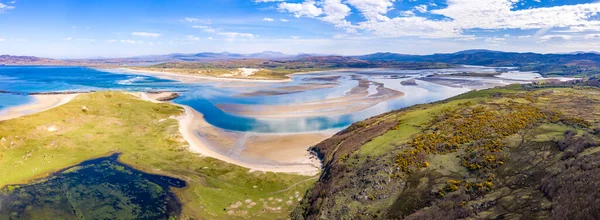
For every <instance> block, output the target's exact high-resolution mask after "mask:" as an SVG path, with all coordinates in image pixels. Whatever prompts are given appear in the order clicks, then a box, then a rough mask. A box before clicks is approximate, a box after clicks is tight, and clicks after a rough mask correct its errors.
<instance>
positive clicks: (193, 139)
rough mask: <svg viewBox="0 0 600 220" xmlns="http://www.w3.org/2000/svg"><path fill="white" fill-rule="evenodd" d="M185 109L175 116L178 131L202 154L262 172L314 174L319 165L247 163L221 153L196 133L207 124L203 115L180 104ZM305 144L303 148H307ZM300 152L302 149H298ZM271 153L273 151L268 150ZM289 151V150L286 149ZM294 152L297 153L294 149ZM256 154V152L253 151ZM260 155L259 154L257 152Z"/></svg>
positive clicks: (317, 170) (192, 147) (192, 148)
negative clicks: (177, 121)
mask: <svg viewBox="0 0 600 220" xmlns="http://www.w3.org/2000/svg"><path fill="white" fill-rule="evenodd" d="M182 107H183V108H184V109H185V115H183V116H181V117H179V118H177V119H178V120H179V131H180V132H181V134H182V136H183V138H184V139H185V140H186V141H187V142H188V143H189V144H190V148H191V150H192V151H194V152H197V153H200V154H202V155H204V156H208V157H212V158H216V159H219V160H222V161H225V162H227V163H231V164H235V165H238V166H242V167H246V168H250V169H251V170H252V171H263V172H278V173H296V174H301V175H309V176H313V175H316V174H317V173H318V172H319V170H320V166H319V165H317V164H315V162H314V161H313V162H307V163H302V164H299V163H293V164H283V163H282V164H280V165H277V164H261V163H249V162H246V161H242V160H238V159H234V158H231V157H229V156H226V155H224V154H221V153H219V152H216V151H214V150H213V149H212V148H211V147H210V146H209V144H208V143H207V142H206V141H205V140H204V139H203V138H202V137H200V136H199V135H198V132H196V130H195V129H197V128H200V127H203V126H207V124H208V123H206V122H205V121H204V116H203V115H202V114H201V113H199V112H197V111H196V110H194V109H192V108H191V107H189V106H182ZM308 147H309V146H306V147H305V148H308ZM264 150H265V151H273V150H276V149H264ZM300 152H302V151H300ZM269 153H271V154H272V153H273V152H269ZM282 153H286V151H282ZM287 153H290V151H287ZM295 153H298V151H297V150H296V151H295ZM253 154H256V153H253ZM302 154H303V155H300V157H308V155H306V153H302ZM258 155H260V154H258ZM306 160H307V161H309V160H311V159H310V158H306Z"/></svg>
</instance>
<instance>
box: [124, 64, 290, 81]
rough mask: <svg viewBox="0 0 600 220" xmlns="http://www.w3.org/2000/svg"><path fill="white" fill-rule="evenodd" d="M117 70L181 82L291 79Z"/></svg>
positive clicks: (128, 69)
mask: <svg viewBox="0 0 600 220" xmlns="http://www.w3.org/2000/svg"><path fill="white" fill-rule="evenodd" d="M119 70H123V71H125V72H130V73H135V74H139V75H148V76H154V77H158V78H162V79H168V80H175V81H179V82H183V83H195V82H207V81H214V82H231V81H235V82H257V83H258V82H291V81H292V79H251V78H248V79H246V78H228V77H212V76H198V75H190V74H182V73H172V72H166V71H165V72H161V71H152V70H136V69H130V68H119Z"/></svg>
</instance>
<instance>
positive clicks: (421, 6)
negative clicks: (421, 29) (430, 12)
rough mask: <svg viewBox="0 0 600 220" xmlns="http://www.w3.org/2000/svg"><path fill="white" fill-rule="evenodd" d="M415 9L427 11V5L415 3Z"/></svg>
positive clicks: (422, 11)
mask: <svg viewBox="0 0 600 220" xmlns="http://www.w3.org/2000/svg"><path fill="white" fill-rule="evenodd" d="M415 10H416V11H418V12H421V13H425V12H427V5H417V6H415Z"/></svg>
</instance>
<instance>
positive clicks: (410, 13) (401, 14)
mask: <svg viewBox="0 0 600 220" xmlns="http://www.w3.org/2000/svg"><path fill="white" fill-rule="evenodd" d="M399 14H400V16H403V17H412V16H415V13H414V12H413V11H401V12H400V13H399Z"/></svg>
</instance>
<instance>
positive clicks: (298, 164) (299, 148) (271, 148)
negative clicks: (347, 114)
mask: <svg viewBox="0 0 600 220" xmlns="http://www.w3.org/2000/svg"><path fill="white" fill-rule="evenodd" d="M181 107H183V108H184V109H185V113H184V115H183V116H179V117H176V119H177V120H178V121H179V131H180V132H181V134H182V136H183V138H184V139H185V140H186V141H187V142H188V143H189V144H190V149H191V150H192V151H194V152H197V153H199V154H201V155H203V156H208V157H212V158H215V159H219V160H222V161H225V162H227V163H231V164H235V165H238V166H242V167H246V168H249V169H251V171H262V172H278V173H296V174H301V175H309V176H312V175H315V174H317V173H318V172H319V171H320V168H321V165H320V162H319V160H318V159H317V158H315V157H313V156H311V154H310V153H309V152H308V147H310V146H312V145H305V144H316V143H319V142H320V141H322V140H325V139H327V138H328V137H330V135H333V134H328V133H324V134H317V133H312V134H309V135H306V134H305V135H302V134H300V135H297V134H289V135H285V134H284V135H269V134H267V135H264V136H263V135H257V136H255V137H254V138H250V140H249V141H248V142H247V144H243V146H244V149H242V152H237V151H236V149H235V147H236V143H237V142H238V141H239V139H237V140H235V139H232V137H233V138H235V137H237V138H244V137H243V136H244V135H248V134H242V133H239V132H227V131H223V130H222V129H218V128H215V127H213V126H212V125H210V124H208V122H206V121H205V120H204V116H203V115H202V114H201V113H200V112H198V111H196V110H194V109H192V108H191V107H188V106H181ZM250 135H251V134H250ZM306 137H310V138H308V139H306ZM246 138H247V137H246ZM246 140H247V139H246ZM246 155H247V156H250V157H246ZM251 157H253V158H251Z"/></svg>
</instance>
